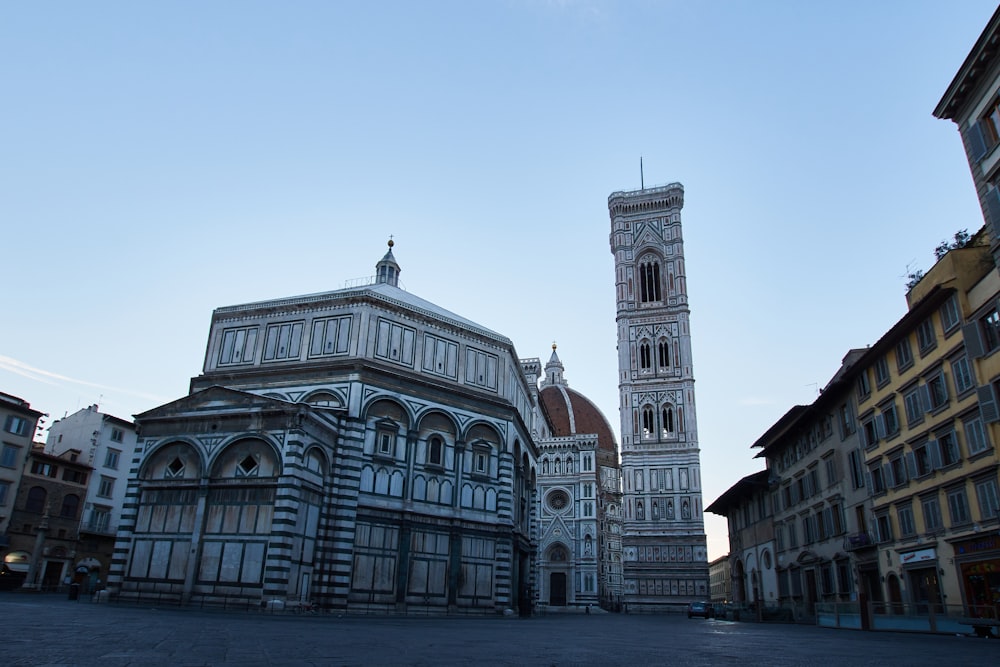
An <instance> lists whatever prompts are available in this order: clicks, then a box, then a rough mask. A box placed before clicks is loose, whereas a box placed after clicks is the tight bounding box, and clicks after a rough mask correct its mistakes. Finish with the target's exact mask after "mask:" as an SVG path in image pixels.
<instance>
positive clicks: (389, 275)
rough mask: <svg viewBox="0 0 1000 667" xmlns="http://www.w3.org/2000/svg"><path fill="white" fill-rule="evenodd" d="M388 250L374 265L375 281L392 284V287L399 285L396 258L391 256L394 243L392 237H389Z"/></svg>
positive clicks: (398, 269) (398, 270)
mask: <svg viewBox="0 0 1000 667" xmlns="http://www.w3.org/2000/svg"><path fill="white" fill-rule="evenodd" d="M388 245H389V251H388V252H386V253H385V257H383V258H382V259H381V260H379V263H378V264H376V265H375V283H376V284H381V283H385V284H387V285H392V286H393V287H399V272H400V268H399V264H397V263H396V258H395V257H393V256H392V246H394V245H396V244H395V243H393V242H392V238H391V237H390V238H389V243H388Z"/></svg>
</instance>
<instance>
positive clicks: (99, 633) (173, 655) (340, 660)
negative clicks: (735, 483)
mask: <svg viewBox="0 0 1000 667" xmlns="http://www.w3.org/2000/svg"><path fill="white" fill-rule="evenodd" d="M0 620H2V624H3V630H2V632H3V640H2V642H0V665H5V666H6V665H10V666H13V665H52V666H55V665H59V666H70V665H95V666H101V667H120V666H125V665H132V666H136V667H139V666H141V667H158V666H163V667H166V666H168V665H169V666H170V667H183V666H194V665H246V666H250V667H253V666H264V665H292V666H294V665H303V666H304V665H434V666H438V665H543V666H546V667H547V666H550V665H558V666H563V665H602V666H611V665H629V666H637V665H667V664H669V665H851V666H852V667H858V666H861V665H937V666H940V665H942V664H996V663H997V662H1000V640H988V639H977V638H971V637H964V636H961V637H959V636H933V635H921V634H897V633H870V632H859V631H852V630H830V629H823V628H816V627H812V626H798V625H758V624H754V623H734V622H729V621H717V620H709V621H706V620H700V619H693V620H688V619H687V618H685V617H682V616H636V615H623V614H596V613H595V614H591V615H581V614H559V615H548V616H543V617H536V618H531V619H519V618H384V617H338V616H336V615H329V614H319V615H308V614H306V615H293V614H282V615H264V614H260V613H250V614H248V613H239V612H226V613H223V612H209V611H200V610H191V609H177V608H152V607H149V606H145V607H128V606H118V605H109V604H92V603H91V602H89V601H88V600H80V601H78V602H71V601H68V600H67V599H66V598H65V597H64V596H57V595H45V594H28V593H0Z"/></svg>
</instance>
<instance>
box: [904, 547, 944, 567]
mask: <svg viewBox="0 0 1000 667" xmlns="http://www.w3.org/2000/svg"><path fill="white" fill-rule="evenodd" d="M935 558H937V554H936V553H935V550H934V549H919V550H917V551H911V552H910V553H906V554H900V556H899V562H900V563H902V564H903V565H912V564H913V563H920V562H922V561H925V560H934V559H935Z"/></svg>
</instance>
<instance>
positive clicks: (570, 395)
mask: <svg viewBox="0 0 1000 667" xmlns="http://www.w3.org/2000/svg"><path fill="white" fill-rule="evenodd" d="M538 400H539V402H540V403H541V405H542V410H543V412H544V413H545V416H546V417H547V418H548V422H549V426H550V427H551V429H552V435H554V436H556V437H565V436H570V435H577V434H586V433H596V434H597V448H598V449H603V450H606V451H609V452H615V454H617V452H618V446H617V444H616V443H615V436H614V433H613V432H612V430H611V425H610V424H608V420H607V419H606V418H605V417H604V414H603V413H601V411H600V410H599V409H598V407H597V406H596V405H594V404H593V403H591V402H590V399H588V398H587V397H586V396H584V395H583V394H581V393H579V392H576V391H573V390H572V389H570V388H569V387H567V386H566V385H548V386H546V387H543V388H542V390H541V391H540V392H538Z"/></svg>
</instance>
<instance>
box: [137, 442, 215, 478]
mask: <svg viewBox="0 0 1000 667" xmlns="http://www.w3.org/2000/svg"><path fill="white" fill-rule="evenodd" d="M202 470H203V464H202V458H201V455H200V454H199V453H198V450H196V449H195V448H194V446H192V445H191V444H190V443H187V442H170V443H167V444H165V445H163V446H161V447H158V448H157V449H156V451H154V452H153V453H152V454H151V455H149V456H147V457H146V460H145V461H144V462H143V464H142V467H141V468H140V469H139V479H150V480H154V479H199V478H200V477H201V476H202Z"/></svg>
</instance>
